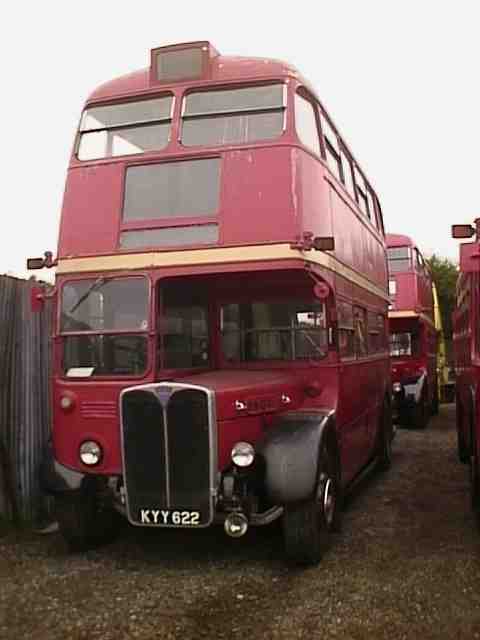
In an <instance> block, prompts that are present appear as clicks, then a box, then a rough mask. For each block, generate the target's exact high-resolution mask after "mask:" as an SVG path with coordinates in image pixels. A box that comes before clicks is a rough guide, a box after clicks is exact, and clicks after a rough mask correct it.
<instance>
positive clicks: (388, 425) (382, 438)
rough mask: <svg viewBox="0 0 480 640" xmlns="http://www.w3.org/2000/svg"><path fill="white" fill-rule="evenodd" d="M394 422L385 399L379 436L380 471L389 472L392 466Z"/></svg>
mask: <svg viewBox="0 0 480 640" xmlns="http://www.w3.org/2000/svg"><path fill="white" fill-rule="evenodd" d="M392 442H393V422H392V410H391V407H390V403H389V402H388V400H387V399H386V398H385V399H384V401H383V407H382V413H381V415H380V424H379V429H378V436H377V461H378V462H377V466H378V469H379V470H380V471H387V469H390V467H391V466H392Z"/></svg>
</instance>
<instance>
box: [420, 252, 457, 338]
mask: <svg viewBox="0 0 480 640" xmlns="http://www.w3.org/2000/svg"><path fill="white" fill-rule="evenodd" d="M427 262H428V265H429V267H430V271H431V272H432V276H433V280H434V282H435V285H436V287H437V293H438V300H439V304H440V310H441V313H442V322H443V331H444V334H445V339H446V340H449V339H450V338H451V337H452V313H453V309H454V308H455V286H456V283H457V277H458V267H457V265H456V264H455V262H453V261H452V260H450V259H449V258H441V257H440V256H437V255H435V254H433V255H432V257H431V258H430V259H429V260H427Z"/></svg>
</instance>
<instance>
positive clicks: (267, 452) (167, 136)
mask: <svg viewBox="0 0 480 640" xmlns="http://www.w3.org/2000/svg"><path fill="white" fill-rule="evenodd" d="M56 265H57V274H56V304H57V324H56V329H55V336H54V354H53V355H54V358H53V361H54V376H53V378H54V379H53V400H54V411H53V450H52V452H51V456H50V458H49V462H48V464H47V465H46V468H47V469H49V472H48V473H47V474H46V476H47V477H46V479H45V482H46V485H47V487H48V489H49V490H50V491H51V492H52V493H54V494H55V495H56V499H57V504H58V511H59V521H60V526H61V530H62V532H63V534H64V536H65V538H66V539H67V541H68V542H69V544H70V545H71V546H72V547H74V548H78V547H81V548H84V547H86V546H89V545H90V544H92V543H93V542H95V541H98V540H99V539H101V538H104V537H107V534H108V535H109V534H111V533H112V528H113V525H112V520H113V519H112V518H111V517H110V516H111V514H112V510H113V509H115V510H116V511H117V512H119V513H121V514H123V515H124V516H125V517H127V518H128V519H129V521H130V522H131V523H132V524H134V525H137V526H151V527H190V528H195V527H200V526H209V525H211V524H213V523H215V522H220V523H223V524H224V527H225V530H226V532H227V533H228V534H229V535H231V536H239V535H242V534H243V533H244V532H245V531H246V529H247V528H248V526H250V525H261V524H267V523H269V522H271V521H272V520H274V519H275V518H279V517H282V518H283V527H284V535H285V543H286V549H287V553H288V555H289V556H290V557H291V558H293V559H294V560H296V561H299V562H316V561H318V559H319V558H320V556H321V554H322V552H323V549H324V547H325V543H326V542H327V541H328V539H329V538H330V534H331V532H332V531H333V530H334V529H335V527H336V526H337V524H338V519H339V517H340V507H341V499H342V495H343V494H344V492H345V491H346V490H347V489H348V488H349V487H351V485H352V483H353V482H354V481H355V480H356V479H358V477H359V475H360V474H361V472H362V471H364V470H365V469H367V468H368V467H369V465H371V464H372V463H373V462H376V461H377V462H378V461H380V463H381V465H382V466H383V467H387V466H389V464H390V445H391V439H392V429H391V420H390V365H389V357H388V341H387V333H386V322H387V305H388V292H387V268H386V259H385V240H384V231H383V222H382V213H381V209H380V204H379V202H378V199H377V196H376V194H375V192H374V190H373V188H372V186H371V184H370V182H369V181H368V179H367V178H366V176H365V174H364V173H363V172H362V170H361V168H360V166H359V165H358V163H357V162H356V160H355V158H354V157H353V155H352V154H351V152H350V150H349V149H348V147H347V145H346V144H345V142H344V140H343V139H342V137H341V136H340V134H339V133H338V131H337V129H336V128H335V126H334V124H333V122H332V120H331V118H330V117H329V115H328V114H327V112H326V111H325V109H324V107H323V106H322V105H321V103H320V102H319V100H318V99H317V97H316V96H315V93H314V92H313V91H312V89H311V88H310V87H309V86H308V84H307V83H306V82H305V81H304V80H303V79H302V77H301V76H300V75H299V74H298V72H297V71H295V70H294V69H293V68H292V67H290V66H288V65H286V64H284V63H282V62H278V61H272V60H266V59H246V58H230V57H224V56H220V55H219V54H218V53H217V52H216V51H215V49H214V48H213V47H212V46H211V45H210V44H209V43H207V42H200V43H190V44H185V45H176V46H173V47H164V48H160V49H158V50H154V51H152V55H151V65H150V68H149V69H146V70H143V71H139V72H137V73H133V74H130V75H128V76H126V77H123V78H120V79H118V80H114V81H112V82H110V83H107V84H105V85H103V86H102V87H100V88H99V89H98V90H97V91H95V92H94V93H93V94H92V96H90V98H89V99H88V100H87V103H86V105H85V109H84V111H83V115H82V118H81V122H80V127H79V130H78V133H77V136H76V141H75V145H74V150H73V153H72V157H71V162H70V167H69V171H68V177H67V184H66V191H65V199H64V205H63V211H62V219H61V227H60V236H59V246H58V258H57V262H56ZM92 514H94V515H92ZM100 516H101V517H100ZM79 523H80V525H79Z"/></svg>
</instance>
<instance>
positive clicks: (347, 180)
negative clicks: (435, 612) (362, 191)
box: [341, 148, 355, 200]
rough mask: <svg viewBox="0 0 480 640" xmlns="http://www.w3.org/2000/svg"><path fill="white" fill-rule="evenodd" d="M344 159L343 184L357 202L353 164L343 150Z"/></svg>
mask: <svg viewBox="0 0 480 640" xmlns="http://www.w3.org/2000/svg"><path fill="white" fill-rule="evenodd" d="M341 157H342V182H343V184H344V185H345V188H346V190H347V191H348V193H349V194H350V195H351V196H352V198H353V199H354V200H355V184H354V182H353V174H352V163H351V162H350V158H349V157H348V155H347V152H346V151H345V149H343V148H342V150H341Z"/></svg>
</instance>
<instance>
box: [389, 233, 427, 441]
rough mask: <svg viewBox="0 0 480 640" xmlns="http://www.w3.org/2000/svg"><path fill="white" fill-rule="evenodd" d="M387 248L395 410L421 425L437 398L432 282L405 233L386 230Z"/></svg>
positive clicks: (405, 419) (404, 419)
mask: <svg viewBox="0 0 480 640" xmlns="http://www.w3.org/2000/svg"><path fill="white" fill-rule="evenodd" d="M387 247H388V249H387V251H388V267H389V291H390V296H391V300H392V303H391V308H390V311H389V313H388V317H389V324H390V356H391V358H392V385H393V393H394V400H395V403H394V404H395V410H396V411H397V413H398V418H399V421H400V422H401V423H403V424H410V425H412V426H415V427H417V428H423V427H425V426H426V425H427V422H428V419H429V417H430V415H431V414H432V413H433V414H435V413H437V412H438V402H439V398H438V384H437V329H436V327H435V319H434V303H433V282H432V277H431V274H430V271H429V269H428V267H427V265H426V263H425V260H424V259H423V257H422V254H421V253H420V251H419V249H418V248H417V247H416V246H415V244H414V243H413V242H412V240H411V239H410V238H409V237H407V236H403V235H398V234H388V235H387Z"/></svg>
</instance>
